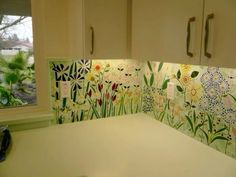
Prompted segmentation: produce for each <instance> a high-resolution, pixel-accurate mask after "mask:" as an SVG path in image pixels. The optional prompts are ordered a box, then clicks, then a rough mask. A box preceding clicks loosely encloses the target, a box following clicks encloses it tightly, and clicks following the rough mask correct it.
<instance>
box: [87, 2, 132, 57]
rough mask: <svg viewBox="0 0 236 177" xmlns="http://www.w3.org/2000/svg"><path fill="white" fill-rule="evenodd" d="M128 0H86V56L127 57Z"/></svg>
mask: <svg viewBox="0 0 236 177" xmlns="http://www.w3.org/2000/svg"><path fill="white" fill-rule="evenodd" d="M127 11H128V10H127V0H84V20H85V21H84V22H85V31H84V32H85V57H88V58H124V57H127V50H128V46H127V44H128V42H127V39H128V36H127Z"/></svg>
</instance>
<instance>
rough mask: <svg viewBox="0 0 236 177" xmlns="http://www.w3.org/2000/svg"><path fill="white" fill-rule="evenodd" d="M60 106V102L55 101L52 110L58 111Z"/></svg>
mask: <svg viewBox="0 0 236 177" xmlns="http://www.w3.org/2000/svg"><path fill="white" fill-rule="evenodd" d="M60 106H61V101H60V100H56V101H54V102H53V108H54V109H59V108H60Z"/></svg>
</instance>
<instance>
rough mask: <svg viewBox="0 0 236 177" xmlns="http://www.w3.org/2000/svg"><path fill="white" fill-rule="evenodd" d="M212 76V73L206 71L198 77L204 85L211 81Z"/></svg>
mask: <svg viewBox="0 0 236 177" xmlns="http://www.w3.org/2000/svg"><path fill="white" fill-rule="evenodd" d="M212 77H213V75H212V74H210V73H208V72H206V73H204V74H203V75H202V77H201V78H200V81H201V83H202V85H203V86H205V85H207V84H208V83H209V82H211V81H212Z"/></svg>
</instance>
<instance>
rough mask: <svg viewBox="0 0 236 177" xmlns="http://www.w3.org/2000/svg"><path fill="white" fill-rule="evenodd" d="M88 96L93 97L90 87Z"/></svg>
mask: <svg viewBox="0 0 236 177" xmlns="http://www.w3.org/2000/svg"><path fill="white" fill-rule="evenodd" d="M88 96H89V97H91V96H92V90H91V89H90V90H89V92H88Z"/></svg>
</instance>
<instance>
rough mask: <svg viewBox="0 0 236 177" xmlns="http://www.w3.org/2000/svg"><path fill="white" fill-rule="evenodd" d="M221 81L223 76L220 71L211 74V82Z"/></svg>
mask: <svg viewBox="0 0 236 177" xmlns="http://www.w3.org/2000/svg"><path fill="white" fill-rule="evenodd" d="M222 81H223V76H222V74H221V73H220V72H215V73H214V74H213V75H212V78H211V82H217V83H221V82H222Z"/></svg>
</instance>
